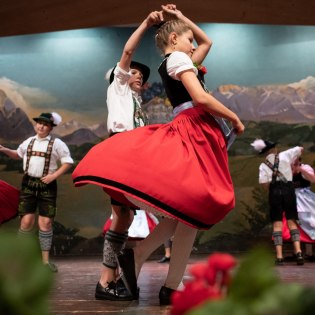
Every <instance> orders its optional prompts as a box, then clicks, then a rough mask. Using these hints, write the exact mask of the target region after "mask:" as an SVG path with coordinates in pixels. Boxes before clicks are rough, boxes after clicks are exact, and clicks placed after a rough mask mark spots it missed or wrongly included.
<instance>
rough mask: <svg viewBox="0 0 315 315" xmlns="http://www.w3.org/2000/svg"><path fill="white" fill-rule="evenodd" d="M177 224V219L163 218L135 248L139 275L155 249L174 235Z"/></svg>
mask: <svg viewBox="0 0 315 315" xmlns="http://www.w3.org/2000/svg"><path fill="white" fill-rule="evenodd" d="M177 224H178V221H177V220H173V219H168V218H164V219H162V220H161V222H160V223H159V224H158V225H157V226H156V227H155V229H154V230H153V232H152V233H150V234H149V235H148V236H147V237H146V238H145V239H144V240H143V241H141V242H140V243H139V244H138V245H137V246H136V247H135V248H134V254H135V264H136V276H137V277H138V275H139V273H140V270H141V267H142V265H143V263H144V262H145V261H146V260H147V259H148V257H149V256H150V255H151V254H152V253H153V251H155V250H156V249H157V248H158V247H159V246H161V245H162V244H163V243H164V242H165V241H167V240H168V239H170V238H171V237H172V236H173V235H174V232H175V229H176V226H177Z"/></svg>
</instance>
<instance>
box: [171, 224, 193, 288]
mask: <svg viewBox="0 0 315 315" xmlns="http://www.w3.org/2000/svg"><path fill="white" fill-rule="evenodd" d="M196 234H197V229H194V228H192V227H189V226H188V225H186V224H183V223H181V222H178V224H177V227H176V230H175V234H174V239H173V246H172V255H171V260H170V264H169V269H168V274H167V277H166V281H165V286H166V287H167V288H170V289H174V290H176V289H177V288H178V286H179V284H180V283H181V281H182V278H183V276H184V273H185V270H186V266H187V263H188V259H189V256H190V253H191V249H192V247H193V245H194V241H195V238H196Z"/></svg>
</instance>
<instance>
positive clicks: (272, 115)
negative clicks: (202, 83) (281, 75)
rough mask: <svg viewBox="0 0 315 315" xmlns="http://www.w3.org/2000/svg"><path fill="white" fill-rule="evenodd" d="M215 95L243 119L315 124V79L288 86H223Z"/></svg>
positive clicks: (307, 79)
mask: <svg viewBox="0 0 315 315" xmlns="http://www.w3.org/2000/svg"><path fill="white" fill-rule="evenodd" d="M212 94H213V96H214V97H216V98H217V99H218V100H220V101H221V102H222V103H223V104H224V105H226V106H227V107H228V108H230V109H231V110H232V111H234V112H235V113H237V114H238V115H239V117H240V118H241V119H243V120H255V121H262V120H265V121H274V122H282V123H283V122H284V123H311V124H313V123H315V78H314V77H311V76H309V77H307V78H305V79H303V80H301V81H299V82H295V83H290V84H287V85H261V86H256V87H242V86H236V85H224V86H220V87H219V88H218V89H217V90H215V91H213V92H212Z"/></svg>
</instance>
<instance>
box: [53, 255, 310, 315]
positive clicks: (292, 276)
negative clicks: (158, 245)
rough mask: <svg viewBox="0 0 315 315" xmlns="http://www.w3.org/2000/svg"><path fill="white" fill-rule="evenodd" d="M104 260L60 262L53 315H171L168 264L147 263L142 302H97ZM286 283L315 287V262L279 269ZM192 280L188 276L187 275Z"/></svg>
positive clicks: (198, 258) (197, 258)
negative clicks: (164, 290)
mask: <svg viewBox="0 0 315 315" xmlns="http://www.w3.org/2000/svg"><path fill="white" fill-rule="evenodd" d="M206 258H207V256H205V255H199V256H197V255H193V256H192V257H191V259H190V261H189V264H193V263H194V262H197V261H198V262H199V261H203V260H205V259H206ZM101 260H102V257H65V258H56V259H55V260H54V262H55V263H56V264H57V265H58V268H59V272H58V273H57V274H56V279H55V283H54V288H53V291H52V292H51V296H50V305H51V314H52V315H70V314H86V315H92V314H93V315H96V314H97V315H98V314H119V313H123V314H126V315H146V314H150V315H167V314H169V309H170V308H169V307H168V306H163V307H161V306H159V299H158V293H159V290H160V287H161V286H162V285H163V281H164V279H165V277H166V273H167V269H168V264H167V263H166V264H159V263H157V261H156V260H149V261H148V262H146V263H145V265H144V267H143V269H142V271H141V274H140V277H139V282H138V284H139V287H140V298H139V301H131V302H116V301H100V300H95V298H94V292H95V286H96V283H97V281H98V279H99V274H100V268H101ZM275 268H276V271H277V273H278V274H279V277H280V279H281V280H282V281H284V282H290V283H291V282H292V283H293V282H294V283H299V284H303V285H307V286H312V287H315V262H310V261H306V262H305V264H304V266H297V265H296V264H295V262H293V261H292V262H287V263H286V265H284V266H277V267H276V266H275ZM185 278H186V279H187V278H188V275H185Z"/></svg>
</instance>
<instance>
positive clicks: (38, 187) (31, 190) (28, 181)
mask: <svg viewBox="0 0 315 315" xmlns="http://www.w3.org/2000/svg"><path fill="white" fill-rule="evenodd" d="M35 140H36V139H35V138H33V139H32V140H31V141H30V143H29V145H28V147H27V151H26V157H27V158H26V165H25V170H24V176H23V179H22V188H21V197H20V203H21V202H27V199H26V197H25V196H27V195H30V194H31V195H33V196H36V198H39V199H40V198H41V196H44V195H46V196H49V197H50V198H53V199H56V197H57V181H56V180H54V181H52V182H51V183H49V184H45V183H43V182H42V181H41V179H40V178H37V177H32V176H30V175H28V169H29V164H30V159H31V157H32V156H40V157H43V158H45V163H44V169H43V174H42V176H41V177H43V176H46V175H47V174H48V171H49V164H50V159H51V154H52V148H53V144H54V140H55V139H54V138H51V139H50V140H49V143H48V145H47V150H46V152H41V151H34V150H33V146H34V142H35Z"/></svg>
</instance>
